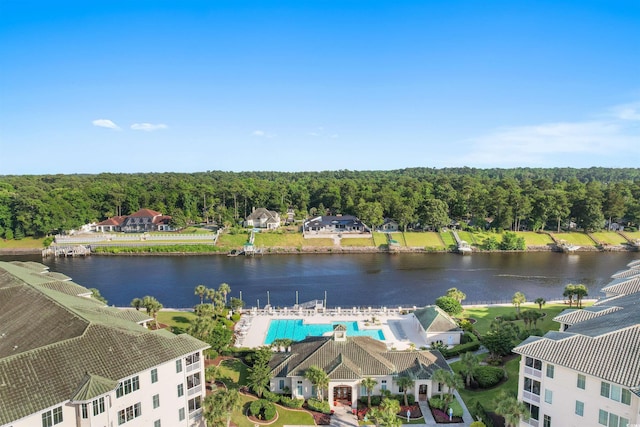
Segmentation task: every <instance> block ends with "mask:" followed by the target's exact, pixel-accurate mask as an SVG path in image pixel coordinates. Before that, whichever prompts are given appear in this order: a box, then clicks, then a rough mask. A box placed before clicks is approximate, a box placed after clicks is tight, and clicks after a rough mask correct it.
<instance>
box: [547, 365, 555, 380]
mask: <svg viewBox="0 0 640 427" xmlns="http://www.w3.org/2000/svg"><path fill="white" fill-rule="evenodd" d="M554 370H555V366H554V365H551V364H549V363H547V377H548V378H553V373H554V372H553V371H554Z"/></svg>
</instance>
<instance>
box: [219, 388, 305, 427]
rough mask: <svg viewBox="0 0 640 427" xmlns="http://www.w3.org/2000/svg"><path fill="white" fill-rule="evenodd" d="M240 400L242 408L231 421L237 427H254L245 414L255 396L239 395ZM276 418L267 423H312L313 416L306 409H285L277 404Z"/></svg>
mask: <svg viewBox="0 0 640 427" xmlns="http://www.w3.org/2000/svg"><path fill="white" fill-rule="evenodd" d="M240 399H241V400H242V410H241V411H239V412H234V413H233V415H232V417H231V422H232V423H233V424H235V425H236V426H238V427H254V426H255V424H254V423H253V422H252V421H250V420H249V418H247V417H246V416H245V414H246V413H247V411H248V409H249V405H250V404H251V402H252V401H253V400H255V399H256V398H255V397H253V396H245V395H240ZM277 409H278V419H277V420H276V421H275V422H273V423H271V424H269V426H270V427H282V426H285V425H307V426H308V425H314V421H313V417H312V416H311V414H309V413H308V412H307V411H304V410H293V409H286V408H283V407H282V406H279V405H277Z"/></svg>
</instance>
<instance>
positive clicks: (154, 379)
mask: <svg viewBox="0 0 640 427" xmlns="http://www.w3.org/2000/svg"><path fill="white" fill-rule="evenodd" d="M157 382H158V370H157V369H156V368H153V369H152V370H151V384H153V383H157Z"/></svg>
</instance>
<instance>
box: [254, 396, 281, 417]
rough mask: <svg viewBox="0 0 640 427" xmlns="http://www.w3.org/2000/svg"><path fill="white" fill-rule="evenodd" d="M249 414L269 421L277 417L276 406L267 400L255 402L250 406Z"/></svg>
mask: <svg viewBox="0 0 640 427" xmlns="http://www.w3.org/2000/svg"><path fill="white" fill-rule="evenodd" d="M249 412H251V415H253V416H254V417H256V418H258V419H261V420H265V421H269V420H272V419H273V418H274V417H275V416H276V405H274V404H273V403H272V402H269V401H268V400H265V399H258V400H254V401H253V402H251V405H249Z"/></svg>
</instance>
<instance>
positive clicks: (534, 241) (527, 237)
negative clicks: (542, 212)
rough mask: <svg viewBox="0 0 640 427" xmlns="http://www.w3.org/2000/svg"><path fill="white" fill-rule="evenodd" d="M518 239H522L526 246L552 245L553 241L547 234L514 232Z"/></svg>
mask: <svg viewBox="0 0 640 427" xmlns="http://www.w3.org/2000/svg"><path fill="white" fill-rule="evenodd" d="M515 233H516V234H517V235H518V237H523V238H524V244H525V245H526V246H547V245H553V239H552V238H551V236H549V235H548V234H547V233H534V232H533V231H516V232H515Z"/></svg>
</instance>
